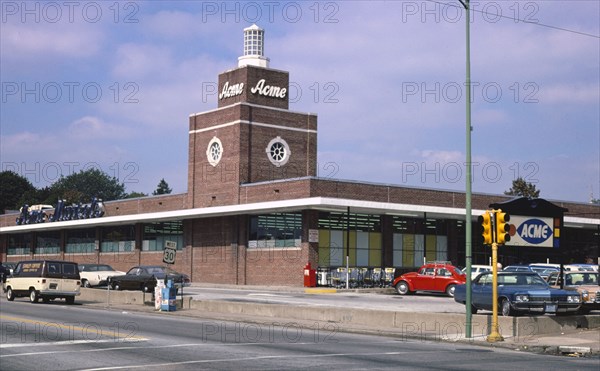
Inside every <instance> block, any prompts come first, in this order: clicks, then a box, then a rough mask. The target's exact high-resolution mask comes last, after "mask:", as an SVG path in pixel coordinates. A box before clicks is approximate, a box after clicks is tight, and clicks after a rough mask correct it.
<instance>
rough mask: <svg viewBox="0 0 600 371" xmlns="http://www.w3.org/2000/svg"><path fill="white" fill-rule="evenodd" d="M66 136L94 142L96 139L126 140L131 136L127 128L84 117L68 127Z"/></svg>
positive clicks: (96, 118) (95, 118)
mask: <svg viewBox="0 0 600 371" xmlns="http://www.w3.org/2000/svg"><path fill="white" fill-rule="evenodd" d="M67 133H68V136H69V137H70V138H71V139H74V140H84V141H86V140H88V141H96V140H98V139H101V138H102V139H114V138H120V139H123V138H126V137H129V136H130V135H131V130H130V128H128V127H124V126H117V125H112V124H108V123H106V122H104V121H103V120H102V119H100V118H98V117H93V116H84V117H82V118H79V119H77V120H75V121H73V122H72V123H71V124H70V125H69V129H68V132H67Z"/></svg>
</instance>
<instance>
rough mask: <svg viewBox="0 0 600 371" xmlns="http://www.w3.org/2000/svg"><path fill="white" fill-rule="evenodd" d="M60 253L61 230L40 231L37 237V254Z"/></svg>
mask: <svg viewBox="0 0 600 371" xmlns="http://www.w3.org/2000/svg"><path fill="white" fill-rule="evenodd" d="M58 253H60V232H43V233H39V234H38V235H37V238H36V247H35V254H37V255H46V254H58Z"/></svg>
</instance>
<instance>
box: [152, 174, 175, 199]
mask: <svg viewBox="0 0 600 371" xmlns="http://www.w3.org/2000/svg"><path fill="white" fill-rule="evenodd" d="M171 191H172V190H171V188H169V184H168V183H167V182H166V181H165V178H162V179H161V180H160V182H158V186H157V188H156V191H154V192H152V195H154V196H157V195H168V194H170V193H171Z"/></svg>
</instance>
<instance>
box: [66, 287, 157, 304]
mask: <svg viewBox="0 0 600 371" xmlns="http://www.w3.org/2000/svg"><path fill="white" fill-rule="evenodd" d="M75 300H76V301H91V302H95V303H106V304H140V305H144V302H153V299H152V294H148V293H143V292H142V291H117V290H100V289H86V288H81V295H79V296H78V297H76V298H75Z"/></svg>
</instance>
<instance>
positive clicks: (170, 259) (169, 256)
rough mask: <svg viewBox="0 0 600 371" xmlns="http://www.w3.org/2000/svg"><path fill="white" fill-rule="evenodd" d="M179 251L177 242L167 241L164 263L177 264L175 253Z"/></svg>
mask: <svg viewBox="0 0 600 371" xmlns="http://www.w3.org/2000/svg"><path fill="white" fill-rule="evenodd" d="M176 253H177V242H174V241H165V251H164V253H163V263H166V264H175V254H176Z"/></svg>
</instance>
